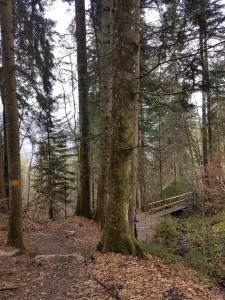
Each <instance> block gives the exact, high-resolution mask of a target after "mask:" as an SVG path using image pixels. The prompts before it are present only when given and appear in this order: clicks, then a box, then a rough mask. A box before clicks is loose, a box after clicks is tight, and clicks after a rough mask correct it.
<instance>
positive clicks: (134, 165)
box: [128, 0, 140, 234]
mask: <svg viewBox="0 0 225 300" xmlns="http://www.w3.org/2000/svg"><path fill="white" fill-rule="evenodd" d="M135 12H136V13H135V41H136V43H137V45H138V51H137V54H136V56H135V58H136V62H135V73H136V74H135V76H136V82H135V86H136V93H135V97H134V105H133V118H132V120H133V149H132V152H131V170H130V173H131V187H132V193H131V198H130V204H129V214H128V217H129V224H130V228H131V231H132V233H133V234H134V214H135V208H136V207H137V203H138V200H137V198H138V190H137V163H138V103H139V86H140V84H139V82H140V80H139V76H140V0H136V3H135Z"/></svg>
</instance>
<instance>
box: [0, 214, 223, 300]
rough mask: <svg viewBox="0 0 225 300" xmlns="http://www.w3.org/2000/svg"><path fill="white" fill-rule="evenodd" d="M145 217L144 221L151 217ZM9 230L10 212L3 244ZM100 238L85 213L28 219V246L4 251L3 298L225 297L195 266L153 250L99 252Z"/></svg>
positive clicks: (0, 223) (0, 264) (2, 223)
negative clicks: (174, 262)
mask: <svg viewBox="0 0 225 300" xmlns="http://www.w3.org/2000/svg"><path fill="white" fill-rule="evenodd" d="M140 219H141V222H140V223H139V225H140V227H144V226H142V225H143V224H145V222H147V221H146V220H145V217H144V216H142V218H141V217H140ZM146 224H147V223H146ZM140 230H141V228H140ZM140 232H141V231H140ZM6 236H7V216H3V217H2V216H0V248H2V247H3V245H4V243H5V241H6ZM99 238H100V232H99V230H98V228H97V226H96V225H95V224H94V222H93V221H89V220H86V219H84V218H80V217H71V218H69V219H67V220H64V221H54V222H50V221H49V222H44V221H40V220H33V219H32V220H29V219H26V220H24V239H25V242H26V246H27V249H28V250H27V251H25V252H24V253H20V254H18V255H16V256H12V257H3V256H1V257H0V300H70V299H78V300H112V299H115V297H114V296H115V295H116V293H117V296H118V295H119V297H120V298H118V297H117V299H121V300H133V299H135V300H225V293H224V292H222V291H220V290H219V289H218V288H216V287H214V286H211V289H209V288H208V287H207V286H206V285H205V284H204V283H203V282H201V280H200V279H199V278H198V277H197V275H196V273H195V272H194V271H193V270H190V269H183V270H178V268H177V267H176V266H168V265H166V264H165V263H163V261H161V260H160V259H156V258H154V257H151V256H149V260H138V259H137V258H135V257H133V256H122V255H120V254H115V253H108V254H104V255H103V254H101V253H99V252H96V251H95V246H96V244H97V242H98V241H99ZM106 288H107V289H106ZM120 288H121V289H120ZM111 295H112V296H111Z"/></svg>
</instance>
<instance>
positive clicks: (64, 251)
mask: <svg viewBox="0 0 225 300" xmlns="http://www.w3.org/2000/svg"><path fill="white" fill-rule="evenodd" d="M2 227H3V229H4V228H5V227H4V226H2ZM24 227H25V234H24V236H25V242H26V246H27V248H28V251H26V252H25V253H23V254H19V255H17V256H14V257H0V264H1V269H0V288H4V287H5V288H9V289H8V290H2V291H0V299H1V300H3V299H12V300H15V299H16V300H25V299H32V300H53V299H54V300H55V299H57V300H60V299H82V300H85V299H95V300H97V299H98V300H99V299H110V298H109V297H108V294H107V293H106V292H105V290H104V288H103V287H102V286H101V285H99V284H98V283H97V282H96V281H95V280H93V279H91V278H90V274H89V271H88V268H87V265H88V264H89V263H93V262H92V260H91V257H92V254H93V251H94V246H95V245H96V243H97V240H98V239H99V234H100V233H99V231H98V230H97V227H96V225H94V223H93V222H92V221H88V220H86V219H82V218H76V220H75V219H73V218H71V219H70V220H66V221H62V222H40V221H38V220H32V221H31V220H26V221H25V226H24ZM3 231H4V230H3ZM2 238H3V237H2ZM75 241H76V242H75ZM10 287H11V289H10ZM102 297H103V298H102Z"/></svg>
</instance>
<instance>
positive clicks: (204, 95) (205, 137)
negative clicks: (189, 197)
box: [199, 3, 209, 185]
mask: <svg viewBox="0 0 225 300" xmlns="http://www.w3.org/2000/svg"><path fill="white" fill-rule="evenodd" d="M205 23H206V20H205V7H204V4H203V3H201V22H200V25H199V27H200V28H199V44H200V55H201V67H202V154H203V170H204V183H205V184H206V185H208V184H209V174H208V164H209V155H208V127H207V88H208V87H207V66H206V61H205V55H204V51H207V49H206V40H205V30H206V28H205V26H206V24H205Z"/></svg>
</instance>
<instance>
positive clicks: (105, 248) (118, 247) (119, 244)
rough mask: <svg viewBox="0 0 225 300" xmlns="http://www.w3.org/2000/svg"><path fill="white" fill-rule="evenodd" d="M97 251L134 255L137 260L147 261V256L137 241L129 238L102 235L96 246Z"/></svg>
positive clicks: (126, 236)
mask: <svg viewBox="0 0 225 300" xmlns="http://www.w3.org/2000/svg"><path fill="white" fill-rule="evenodd" d="M97 250H98V251H100V252H102V253H107V252H114V253H121V254H122V255H129V254H130V255H134V256H137V257H138V258H142V259H147V256H146V254H145V252H144V250H143V249H142V247H141V245H140V244H139V243H138V241H137V240H136V239H135V238H134V237H132V236H130V235H123V236H121V237H120V238H114V239H113V238H112V237H110V236H106V235H103V236H102V237H101V240H100V242H99V243H98V245H97Z"/></svg>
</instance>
